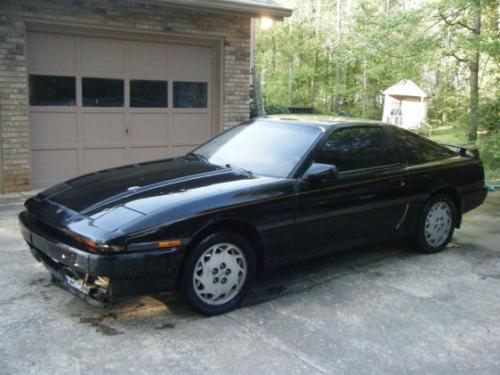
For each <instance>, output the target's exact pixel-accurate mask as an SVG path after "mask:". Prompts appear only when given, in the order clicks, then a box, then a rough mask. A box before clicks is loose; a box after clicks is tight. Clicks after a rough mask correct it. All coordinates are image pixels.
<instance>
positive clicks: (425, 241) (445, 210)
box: [416, 194, 457, 254]
mask: <svg viewBox="0 0 500 375" xmlns="http://www.w3.org/2000/svg"><path fill="white" fill-rule="evenodd" d="M456 220H457V211H456V207H455V204H454V203H453V200H452V199H451V198H450V197H449V196H448V195H445V194H439V195H435V196H433V197H431V198H430V199H429V201H427V203H426V204H425V207H424V209H423V210H422V213H421V215H420V219H419V222H418V227H417V233H416V242H417V245H418V251H419V252H421V253H426V254H432V253H437V252H439V251H441V250H443V249H444V248H445V247H446V246H447V245H448V243H449V242H450V240H451V237H452V236H453V231H454V230H455V225H456Z"/></svg>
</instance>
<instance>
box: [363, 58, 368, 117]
mask: <svg viewBox="0 0 500 375" xmlns="http://www.w3.org/2000/svg"><path fill="white" fill-rule="evenodd" d="M367 91H368V75H367V72H366V59H365V60H364V61H363V118H366V108H367V106H368V103H367V101H368V93H367Z"/></svg>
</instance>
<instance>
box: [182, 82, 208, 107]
mask: <svg viewBox="0 0 500 375" xmlns="http://www.w3.org/2000/svg"><path fill="white" fill-rule="evenodd" d="M207 92H208V90H207V83H206V82H174V107H175V108H207Z"/></svg>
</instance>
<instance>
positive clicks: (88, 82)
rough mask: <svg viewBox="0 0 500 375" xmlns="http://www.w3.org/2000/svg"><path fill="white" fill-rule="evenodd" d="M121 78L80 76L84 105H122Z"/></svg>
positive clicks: (122, 85) (122, 86) (122, 88)
mask: <svg viewBox="0 0 500 375" xmlns="http://www.w3.org/2000/svg"><path fill="white" fill-rule="evenodd" d="M123 91H124V84H123V80H122V79H107V78H82V97H83V106H84V107H123V101H124V92H123Z"/></svg>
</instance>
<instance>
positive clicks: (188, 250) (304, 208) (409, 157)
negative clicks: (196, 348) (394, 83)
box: [19, 118, 486, 314]
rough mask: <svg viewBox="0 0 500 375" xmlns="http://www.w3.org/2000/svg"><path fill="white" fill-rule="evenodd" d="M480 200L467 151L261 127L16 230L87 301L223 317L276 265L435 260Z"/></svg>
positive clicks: (128, 170) (94, 180) (352, 128)
mask: <svg viewBox="0 0 500 375" xmlns="http://www.w3.org/2000/svg"><path fill="white" fill-rule="evenodd" d="M485 197H486V189H485V187H484V172H483V167H482V163H481V161H480V160H479V158H478V155H477V153H475V152H471V151H470V150H466V149H463V148H458V149H457V150H452V149H450V148H448V147H444V146H441V145H439V144H436V143H434V142H432V141H429V140H428V139H425V138H423V137H420V136H418V135H416V134H413V133H411V132H409V131H406V130H402V129H400V128H397V127H394V126H390V125H386V124H383V123H378V122H367V121H360V120H348V119H345V118H343V119H341V120H339V121H331V122H329V123H306V122H299V121H293V120H273V119H257V120H254V121H249V122H246V123H243V124H241V125H239V126H237V127H234V128H232V129H230V130H228V131H226V132H225V133H223V134H221V135H219V136H217V137H215V138H214V139H212V140H210V141H208V142H207V143H205V144H204V145H202V146H200V147H199V148H197V149H195V150H194V151H193V152H191V153H189V154H187V155H185V156H183V157H179V158H173V159H166V160H159V161H152V162H147V163H141V164H134V165H129V166H124V167H119V168H113V169H108V170H104V171H100V172H95V173H91V174H87V175H85V176H81V177H78V178H75V179H73V180H70V181H67V182H65V183H62V184H59V185H57V186H54V187H52V188H50V189H48V190H45V191H43V192H41V193H40V194H38V195H37V196H35V197H33V198H31V199H29V200H28V201H27V202H26V203H25V206H26V211H24V212H22V213H21V214H20V217H19V218H20V223H21V228H22V233H23V236H24V238H25V240H26V242H27V243H28V244H29V246H30V248H31V251H32V253H33V255H34V256H35V258H36V259H37V260H39V261H42V262H43V263H44V264H45V265H46V266H47V268H48V269H49V270H50V272H51V273H52V275H53V280H54V281H57V282H58V283H59V284H60V285H61V286H63V287H64V288H66V289H67V290H69V291H72V292H73V293H75V294H77V295H79V296H80V297H83V298H85V299H87V300H88V301H91V302H96V301H99V302H101V303H103V302H106V301H110V300H111V299H112V298H114V297H117V296H122V295H129V294H144V293H152V292H163V291H173V290H174V289H176V288H177V287H179V288H180V290H181V292H182V294H183V295H184V296H185V297H186V299H187V300H188V301H189V303H190V304H191V305H192V306H194V307H195V308H196V309H198V310H199V311H201V312H203V313H206V314H218V313H223V312H226V311H228V310H230V309H233V308H235V307H236V306H237V305H238V303H239V302H240V301H241V300H242V298H243V296H244V294H245V292H246V291H247V289H248V286H249V284H250V281H251V280H252V279H253V278H254V276H255V275H256V273H257V271H258V270H262V269H269V268H270V267H272V266H276V265H279V264H284V263H288V262H291V261H296V260H299V259H304V258H310V257H314V256H318V255H321V254H325V253H329V252H333V251H339V250H344V249H350V248H353V247H356V246H360V245H366V244H369V243H373V242H378V241H382V240H386V239H391V238H404V237H412V238H414V240H415V244H416V247H417V248H418V249H419V250H420V251H422V252H424V253H433V252H437V251H440V250H442V249H443V248H444V247H445V246H446V245H447V244H448V242H449V241H450V238H451V236H452V234H453V230H454V228H458V227H459V226H460V222H461V218H462V214H463V213H464V212H467V211H469V210H471V209H473V208H474V207H477V206H478V205H480V204H481V203H482V202H483V201H484V199H485Z"/></svg>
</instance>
